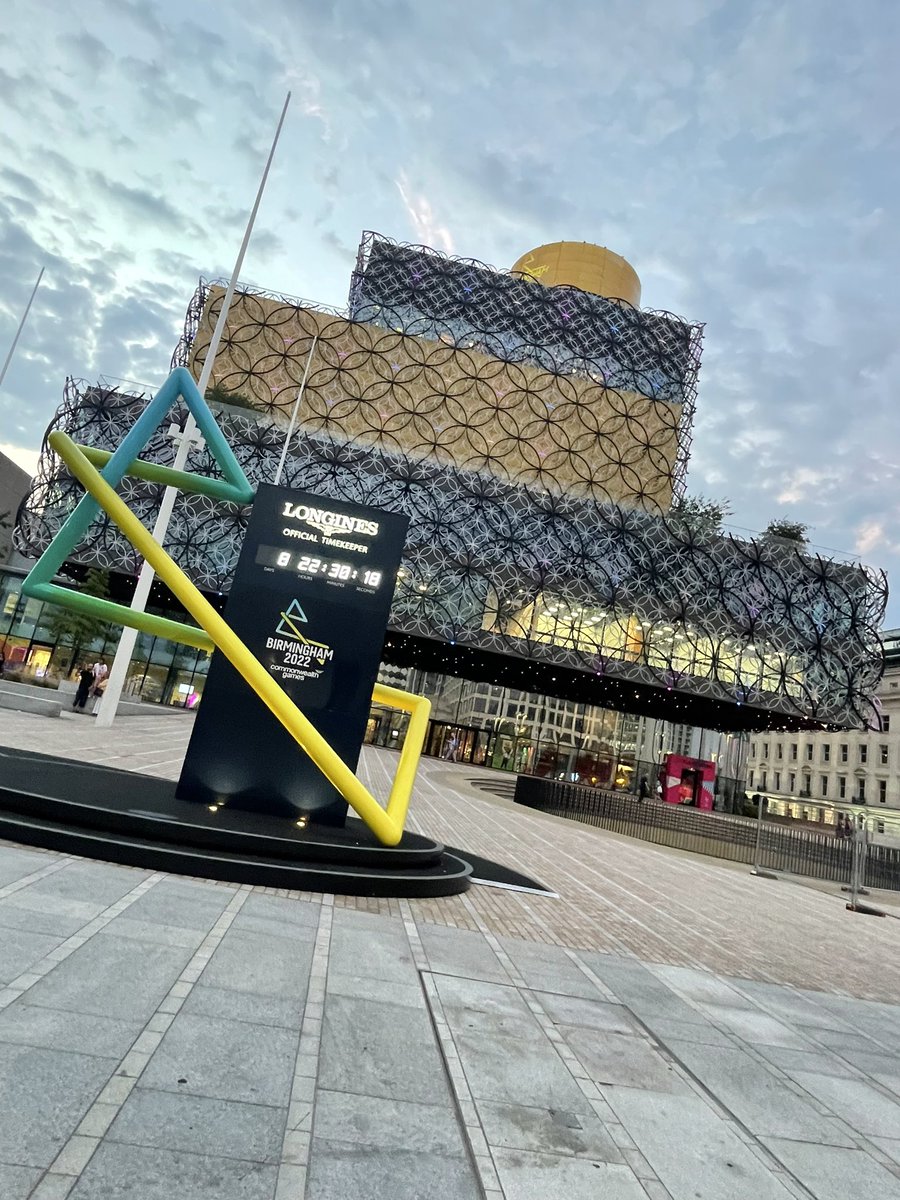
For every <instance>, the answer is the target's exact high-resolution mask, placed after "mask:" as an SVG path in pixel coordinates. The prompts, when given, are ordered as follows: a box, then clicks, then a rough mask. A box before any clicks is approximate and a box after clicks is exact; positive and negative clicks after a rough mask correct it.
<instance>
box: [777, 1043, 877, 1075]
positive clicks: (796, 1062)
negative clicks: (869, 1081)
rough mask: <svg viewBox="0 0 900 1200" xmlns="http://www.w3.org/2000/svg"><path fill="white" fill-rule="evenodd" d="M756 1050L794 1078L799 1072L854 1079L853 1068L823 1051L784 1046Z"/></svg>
mask: <svg viewBox="0 0 900 1200" xmlns="http://www.w3.org/2000/svg"><path fill="white" fill-rule="evenodd" d="M756 1049H757V1050H758V1051H759V1053H760V1054H762V1055H763V1057H764V1058H766V1059H768V1061H769V1062H770V1063H772V1064H773V1065H774V1066H776V1067H779V1068H780V1069H781V1070H782V1071H786V1072H787V1074H788V1075H791V1076H793V1075H794V1074H795V1073H796V1072H797V1071H812V1072H813V1073H815V1074H816V1075H839V1076H843V1077H844V1078H845V1079H847V1078H853V1076H854V1070H853V1068H852V1067H851V1066H850V1065H849V1064H848V1063H846V1062H844V1060H843V1059H841V1058H838V1057H837V1055H835V1054H829V1053H828V1051H827V1050H825V1049H824V1048H823V1049H821V1050H791V1049H790V1048H789V1047H784V1046H757V1047H756Z"/></svg>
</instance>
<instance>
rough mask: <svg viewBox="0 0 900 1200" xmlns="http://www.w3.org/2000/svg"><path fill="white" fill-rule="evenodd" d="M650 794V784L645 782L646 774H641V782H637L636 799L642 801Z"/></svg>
mask: <svg viewBox="0 0 900 1200" xmlns="http://www.w3.org/2000/svg"><path fill="white" fill-rule="evenodd" d="M649 795H650V784H649V783H648V782H647V776H646V775H642V776H641V782H640V783H639V784H638V799H639V800H641V801H644V800H646V799H647V797H648V796H649Z"/></svg>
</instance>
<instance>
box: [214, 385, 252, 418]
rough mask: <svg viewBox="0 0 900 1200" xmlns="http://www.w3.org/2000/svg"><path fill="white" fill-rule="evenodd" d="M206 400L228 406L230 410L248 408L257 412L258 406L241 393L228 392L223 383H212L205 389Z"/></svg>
mask: <svg viewBox="0 0 900 1200" xmlns="http://www.w3.org/2000/svg"><path fill="white" fill-rule="evenodd" d="M206 399H207V400H208V401H212V403H213V404H228V405H230V406H231V407H232V408H250V409H252V410H253V411H254V412H259V405H258V404H256V403H255V402H254V401H253V400H251V399H250V397H249V396H245V395H244V393H243V392H229V390H228V388H227V387H225V385H224V383H213V384H210V386H209V387H208V388H207V389H206Z"/></svg>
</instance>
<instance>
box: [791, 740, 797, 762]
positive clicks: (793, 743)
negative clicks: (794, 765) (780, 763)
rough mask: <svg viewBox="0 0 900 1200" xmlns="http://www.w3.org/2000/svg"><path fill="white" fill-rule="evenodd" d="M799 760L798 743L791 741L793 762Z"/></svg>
mask: <svg viewBox="0 0 900 1200" xmlns="http://www.w3.org/2000/svg"><path fill="white" fill-rule="evenodd" d="M796 761H797V743H796V742H791V762H796Z"/></svg>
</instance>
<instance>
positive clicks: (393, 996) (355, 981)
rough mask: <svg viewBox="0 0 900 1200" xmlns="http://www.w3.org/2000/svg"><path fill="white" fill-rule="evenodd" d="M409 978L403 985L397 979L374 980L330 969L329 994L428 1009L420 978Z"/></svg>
mask: <svg viewBox="0 0 900 1200" xmlns="http://www.w3.org/2000/svg"><path fill="white" fill-rule="evenodd" d="M409 978H410V982H408V983H401V982H400V981H399V980H397V979H392V980H387V979H372V978H371V977H367V976H364V975H354V974H353V973H352V972H348V971H335V970H333V969H331V968H329V971H328V992H329V995H332V994H333V995H335V996H346V997H348V998H350V999H355V1000H380V1001H381V1002H382V1003H384V1004H396V1005H401V1006H403V1007H404V1008H422V1009H424V1008H427V1006H428V1001H427V1000H426V999H425V993H424V992H423V991H422V984H421V983H420V982H419V979H418V977H416V978H414V979H413V978H412V976H410V977H409Z"/></svg>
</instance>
